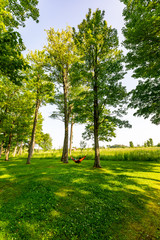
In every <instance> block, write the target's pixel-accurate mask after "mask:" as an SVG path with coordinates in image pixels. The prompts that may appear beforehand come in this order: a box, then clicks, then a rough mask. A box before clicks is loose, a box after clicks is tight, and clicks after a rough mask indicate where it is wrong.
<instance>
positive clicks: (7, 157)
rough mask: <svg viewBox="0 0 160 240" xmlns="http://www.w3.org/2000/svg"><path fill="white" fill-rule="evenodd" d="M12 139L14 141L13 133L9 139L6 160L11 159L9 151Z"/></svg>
mask: <svg viewBox="0 0 160 240" xmlns="http://www.w3.org/2000/svg"><path fill="white" fill-rule="evenodd" d="M11 141H12V133H10V134H9V141H8V146H7V149H6V158H5V161H9V152H10V147H11Z"/></svg>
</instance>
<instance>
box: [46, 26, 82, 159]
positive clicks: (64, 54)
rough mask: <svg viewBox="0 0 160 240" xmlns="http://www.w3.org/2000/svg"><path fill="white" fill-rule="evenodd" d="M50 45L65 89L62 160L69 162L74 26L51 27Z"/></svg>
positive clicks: (55, 70)
mask: <svg viewBox="0 0 160 240" xmlns="http://www.w3.org/2000/svg"><path fill="white" fill-rule="evenodd" d="M47 38H48V45H47V46H46V47H45V49H46V51H47V52H48V60H49V65H50V69H51V70H52V72H53V75H54V80H55V82H56V84H58V86H59V88H60V89H61V88H62V89H63V110H64V125H65V126H64V130H65V131H64V145H63V153H62V158H61V160H62V161H63V162H64V163H68V123H69V104H68V101H69V95H68V91H69V88H70V87H71V86H70V78H69V72H70V69H71V67H72V64H73V63H74V62H75V61H76V59H77V57H76V54H75V44H74V41H73V39H72V28H71V27H67V28H66V29H65V30H62V31H61V32H60V31H55V30H54V28H50V30H48V31H47Z"/></svg>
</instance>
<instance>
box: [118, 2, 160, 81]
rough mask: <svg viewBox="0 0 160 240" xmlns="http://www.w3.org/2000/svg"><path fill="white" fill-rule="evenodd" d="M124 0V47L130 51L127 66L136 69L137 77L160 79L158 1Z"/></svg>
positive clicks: (135, 74) (135, 75)
mask: <svg viewBox="0 0 160 240" xmlns="http://www.w3.org/2000/svg"><path fill="white" fill-rule="evenodd" d="M121 1H122V2H123V3H124V4H125V5H126V8H125V9H124V11H123V15H124V19H125V27H124V28H123V34H124V36H125V41H124V46H125V47H126V49H127V50H128V53H127V58H126V62H127V67H128V69H134V75H133V76H134V77H136V78H139V77H141V78H159V76H160V65H159V58H160V51H159V45H160V20H159V12H160V4H159V0H147V1H143V0H140V1H136V0H133V1H130V0H121Z"/></svg>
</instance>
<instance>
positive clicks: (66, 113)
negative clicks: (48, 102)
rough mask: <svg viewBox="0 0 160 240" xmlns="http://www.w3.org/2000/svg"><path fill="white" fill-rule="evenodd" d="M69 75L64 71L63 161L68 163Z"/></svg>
mask: <svg viewBox="0 0 160 240" xmlns="http://www.w3.org/2000/svg"><path fill="white" fill-rule="evenodd" d="M67 75H68V72H67V70H65V71H64V72H63V92H64V119H65V121H64V128H65V129H64V145H63V153H62V158H61V161H63V162H64V163H68V122H69V117H68V99H67V97H68V96H67V95H68V94H67V93H68V86H67Z"/></svg>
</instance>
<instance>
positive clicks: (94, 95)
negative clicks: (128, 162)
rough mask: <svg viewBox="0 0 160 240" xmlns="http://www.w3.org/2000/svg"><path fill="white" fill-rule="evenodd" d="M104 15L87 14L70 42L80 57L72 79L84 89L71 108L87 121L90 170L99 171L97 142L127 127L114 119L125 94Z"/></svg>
mask: <svg viewBox="0 0 160 240" xmlns="http://www.w3.org/2000/svg"><path fill="white" fill-rule="evenodd" d="M104 15H105V12H104V11H101V10H99V9H97V10H96V11H95V12H94V13H93V14H92V12H91V10H89V12H88V14H87V15H86V19H84V20H83V21H82V23H81V24H80V25H78V32H76V30H75V29H74V40H75V43H76V45H77V48H78V50H79V54H80V55H81V64H79V66H78V65H77V68H79V71H78V70H77V71H76V75H77V73H78V72H79V80H81V81H82V80H83V83H84V86H85V91H84V92H83V93H81V94H80V95H79V100H80V101H78V99H77V101H75V105H76V111H79V113H80V114H79V116H80V120H81V121H84V122H86V121H87V126H86V130H87V136H88V137H91V136H93V137H94V147H95V162H94V167H97V168H99V167H101V165H100V153H99V140H108V137H109V136H113V135H114V130H115V128H116V126H117V125H119V126H123V125H126V126H127V125H128V123H127V122H126V121H122V120H121V119H120V118H118V117H121V116H122V115H123V114H124V113H125V110H124V108H123V107H122V106H123V103H125V100H126V99H125V98H126V94H127V93H126V89H125V87H123V86H122V83H121V82H120V80H122V79H123V76H124V72H123V66H122V61H123V57H122V53H121V51H120V50H118V37H117V31H116V30H115V29H112V28H111V27H108V26H107V22H106V21H105V20H104ZM77 77H78V76H75V78H77ZM80 102H81V105H79V104H80ZM82 106H83V107H82Z"/></svg>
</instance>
